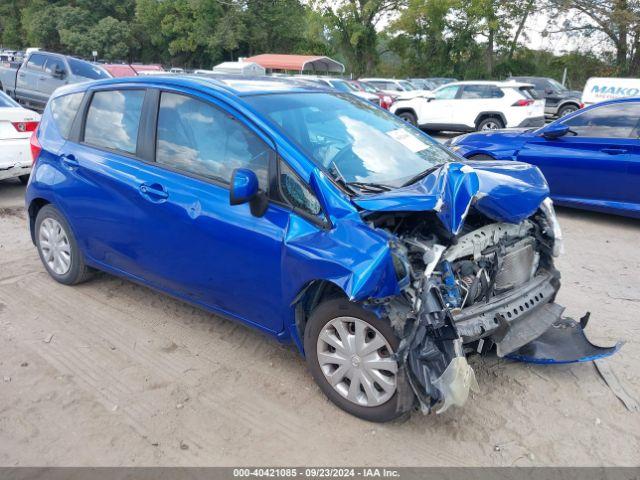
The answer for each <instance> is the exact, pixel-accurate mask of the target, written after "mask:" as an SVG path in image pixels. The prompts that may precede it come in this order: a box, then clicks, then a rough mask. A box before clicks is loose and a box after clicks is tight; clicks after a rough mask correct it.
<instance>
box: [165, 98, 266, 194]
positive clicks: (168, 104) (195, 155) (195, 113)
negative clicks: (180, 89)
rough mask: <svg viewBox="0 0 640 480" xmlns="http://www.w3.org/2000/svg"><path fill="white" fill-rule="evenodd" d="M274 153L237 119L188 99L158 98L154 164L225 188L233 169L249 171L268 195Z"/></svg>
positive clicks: (202, 103)
mask: <svg viewBox="0 0 640 480" xmlns="http://www.w3.org/2000/svg"><path fill="white" fill-rule="evenodd" d="M271 153H272V150H271V149H270V148H269V147H268V146H267V145H266V144H265V143H264V142H263V141H262V140H261V139H260V138H259V137H258V136H257V135H255V134H254V133H253V132H251V131H250V130H249V129H248V128H247V127H245V126H244V125H243V124H242V123H240V122H239V121H238V120H236V119H235V118H233V117H232V116H230V115H229V114H227V113H225V112H224V111H222V110H220V109H219V108H216V107H214V106H213V105H211V104H209V103H206V102H203V101H201V100H197V99H195V98H192V97H188V96H186V95H180V94H175V93H167V92H164V93H162V96H161V97H160V111H159V112H158V134H157V141H156V162H158V163H159V164H163V165H167V166H170V167H172V168H175V169H178V170H182V171H185V172H189V173H194V174H196V175H200V176H203V177H207V178H211V179H213V180H218V181H221V182H224V183H229V182H230V180H231V173H232V172H233V170H234V169H236V168H249V169H251V170H253V171H254V172H255V174H256V176H257V177H258V181H259V184H260V188H262V189H263V190H265V191H266V190H267V185H268V171H269V159H270V157H271Z"/></svg>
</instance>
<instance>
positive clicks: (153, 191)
mask: <svg viewBox="0 0 640 480" xmlns="http://www.w3.org/2000/svg"><path fill="white" fill-rule="evenodd" d="M138 189H139V190H140V193H141V194H142V196H143V197H144V198H145V199H147V200H149V201H151V202H154V203H161V202H163V201H165V200H166V199H167V198H169V193H168V192H167V191H166V190H165V189H164V187H163V186H162V185H160V184H159V183H143V184H142V185H140V187H138Z"/></svg>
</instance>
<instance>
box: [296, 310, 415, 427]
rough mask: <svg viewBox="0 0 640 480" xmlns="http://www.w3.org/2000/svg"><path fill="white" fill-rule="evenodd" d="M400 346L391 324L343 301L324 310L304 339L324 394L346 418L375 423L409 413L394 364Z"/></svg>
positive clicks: (312, 321) (313, 317) (311, 320)
mask: <svg viewBox="0 0 640 480" xmlns="http://www.w3.org/2000/svg"><path fill="white" fill-rule="evenodd" d="M398 346H399V340H398V337H397V336H396V335H395V333H394V331H393V329H392V328H391V326H390V325H389V323H388V322H385V321H383V320H381V319H379V318H378V317H377V316H376V315H374V314H373V313H372V312H369V311H367V310H365V309H364V308H362V307H361V306H359V305H357V304H355V303H352V302H349V301H348V300H347V299H344V298H340V299H334V300H328V301H326V302H324V303H322V304H320V305H319V306H318V307H317V308H316V309H315V310H314V311H313V313H312V315H311V317H310V318H309V322H308V323H307V327H306V329H305V335H304V347H305V354H306V360H307V365H308V366H309V369H310V370H311V374H312V375H313V378H314V380H315V381H316V383H317V384H318V386H319V387H320V389H321V390H322V391H323V393H324V394H325V395H326V396H327V397H329V399H330V400H331V401H332V402H333V403H335V404H336V405H337V406H338V407H340V408H342V409H343V410H345V411H346V412H348V413H350V414H352V415H355V416H356V417H359V418H362V419H364V420H368V421H372V422H387V421H390V420H393V419H395V418H398V417H400V416H401V415H403V414H405V413H406V411H407V409H406V408H403V407H401V406H400V403H399V400H398V397H399V396H398V383H399V382H404V381H405V380H404V379H401V378H400V377H399V375H398V370H399V367H398V362H397V361H396V360H395V359H394V358H393V354H394V352H395V351H397V349H398ZM401 387H402V388H403V391H405V389H404V387H405V385H402V386H401Z"/></svg>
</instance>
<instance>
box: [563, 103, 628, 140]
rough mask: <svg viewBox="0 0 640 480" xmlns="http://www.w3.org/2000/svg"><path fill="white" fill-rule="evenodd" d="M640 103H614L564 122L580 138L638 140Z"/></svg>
mask: <svg viewBox="0 0 640 480" xmlns="http://www.w3.org/2000/svg"><path fill="white" fill-rule="evenodd" d="M638 122H640V103H635V102H633V103H631V102H628V103H614V104H611V105H604V106H602V107H596V108H593V109H591V110H587V111H585V112H582V113H580V114H578V115H576V116H575V117H572V118H570V119H569V120H566V121H564V122H562V123H563V124H564V125H567V126H568V127H569V128H570V129H571V130H573V131H574V132H575V133H576V134H577V135H578V136H579V137H597V138H630V137H632V138H637V137H638V133H639V132H638Z"/></svg>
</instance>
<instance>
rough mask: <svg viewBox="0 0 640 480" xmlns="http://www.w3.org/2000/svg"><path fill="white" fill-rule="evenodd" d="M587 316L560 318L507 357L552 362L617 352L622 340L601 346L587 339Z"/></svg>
mask: <svg viewBox="0 0 640 480" xmlns="http://www.w3.org/2000/svg"><path fill="white" fill-rule="evenodd" d="M588 318H589V315H588V314H587V315H585V317H583V320H582V321H581V322H576V321H575V320H573V319H571V318H561V319H559V320H557V321H556V322H554V323H553V324H552V325H551V327H549V328H548V329H547V330H546V331H545V332H544V333H543V334H542V335H540V336H539V337H538V338H536V339H535V340H533V341H531V342H529V343H527V344H526V345H524V346H522V347H521V348H519V349H517V350H515V351H514V352H512V353H510V354H508V355H507V356H506V357H507V358H509V359H512V360H517V361H519V362H527V363H542V364H551V363H574V362H590V361H592V360H597V359H599V358H604V357H609V356H611V355H613V354H614V353H616V352H617V351H618V350H619V349H620V347H621V346H622V343H621V342H618V343H616V344H615V345H614V346H612V347H599V346H597V345H594V344H593V343H591V342H590V341H589V339H587V337H586V335H585V334H584V327H585V326H586V324H587V319H588Z"/></svg>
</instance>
